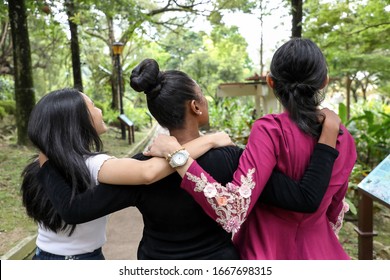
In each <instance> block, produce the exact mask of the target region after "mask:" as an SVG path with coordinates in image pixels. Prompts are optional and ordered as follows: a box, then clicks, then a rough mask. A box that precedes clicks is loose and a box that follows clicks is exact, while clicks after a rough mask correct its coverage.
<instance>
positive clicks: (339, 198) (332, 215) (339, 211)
mask: <svg viewBox="0 0 390 280" xmlns="http://www.w3.org/2000/svg"><path fill="white" fill-rule="evenodd" d="M347 189H348V181H347V182H346V183H345V184H344V185H343V186H341V187H340V190H339V191H338V192H337V193H336V194H335V195H334V196H333V198H332V202H331V203H330V205H329V207H328V210H327V211H326V215H327V217H328V220H329V224H330V226H331V228H332V229H333V232H334V233H335V234H336V235H338V234H339V231H340V229H341V228H342V226H343V221H344V215H345V213H346V212H348V211H349V205H348V203H346V202H345V194H346V192H347Z"/></svg>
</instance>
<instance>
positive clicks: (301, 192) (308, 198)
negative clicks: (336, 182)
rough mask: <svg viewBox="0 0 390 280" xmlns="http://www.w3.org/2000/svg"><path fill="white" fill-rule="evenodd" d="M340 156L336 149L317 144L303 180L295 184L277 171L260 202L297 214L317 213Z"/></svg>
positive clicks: (274, 172) (273, 174)
mask: <svg viewBox="0 0 390 280" xmlns="http://www.w3.org/2000/svg"><path fill="white" fill-rule="evenodd" d="M338 154H339V153H338V151H337V150H336V149H333V148H332V147H330V146H328V145H325V144H321V143H317V145H316V146H315V148H314V151H313V154H312V156H311V159H310V164H309V166H308V168H307V169H306V171H305V174H304V176H303V177H302V179H301V181H300V182H296V181H294V180H292V179H291V178H289V177H287V176H286V175H284V174H282V173H281V172H278V171H275V170H274V171H273V172H272V176H271V177H270V179H269V180H268V182H267V184H266V187H265V188H264V190H263V192H262V194H261V196H260V198H259V199H260V201H262V202H264V203H267V204H271V205H274V206H277V207H280V208H283V209H287V210H292V211H296V212H303V213H313V212H315V211H316V210H317V209H318V207H319V206H320V204H321V201H322V199H323V197H324V195H325V192H326V190H327V189H328V185H329V181H330V178H331V175H332V169H333V164H334V162H335V160H336V158H337V156H338Z"/></svg>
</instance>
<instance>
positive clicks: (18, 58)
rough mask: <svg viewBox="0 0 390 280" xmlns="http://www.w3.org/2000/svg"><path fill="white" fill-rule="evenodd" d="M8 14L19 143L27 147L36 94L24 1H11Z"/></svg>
mask: <svg viewBox="0 0 390 280" xmlns="http://www.w3.org/2000/svg"><path fill="white" fill-rule="evenodd" d="M8 14H9V21H10V23H11V34H12V42H13V56H14V79H15V101H16V126H17V131H18V132H17V133H18V140H17V143H18V144H19V145H26V144H28V136H27V125H28V119H29V116H30V113H31V111H32V108H33V107H34V105H35V93H34V85H33V78H32V67H31V53H30V40H29V36H28V27H27V14H26V7H25V3H24V0H13V1H9V2H8Z"/></svg>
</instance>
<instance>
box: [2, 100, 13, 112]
mask: <svg viewBox="0 0 390 280" xmlns="http://www.w3.org/2000/svg"><path fill="white" fill-rule="evenodd" d="M15 106H16V105H15V101H14V100H0V109H1V110H3V112H4V114H7V115H15V112H16V107H15Z"/></svg>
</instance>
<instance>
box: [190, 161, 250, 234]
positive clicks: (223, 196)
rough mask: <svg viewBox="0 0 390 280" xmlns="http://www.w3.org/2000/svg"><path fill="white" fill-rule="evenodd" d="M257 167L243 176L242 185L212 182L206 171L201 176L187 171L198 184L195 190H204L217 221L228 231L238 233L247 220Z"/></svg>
mask: <svg viewBox="0 0 390 280" xmlns="http://www.w3.org/2000/svg"><path fill="white" fill-rule="evenodd" d="M254 172H255V168H252V169H249V170H248V173H247V175H246V176H243V175H242V176H241V186H236V185H234V184H232V183H228V184H227V185H226V187H223V186H222V185H221V184H219V183H210V182H209V181H208V180H207V177H206V176H205V175H204V173H201V174H200V178H199V177H198V176H195V175H193V174H191V173H189V172H187V174H186V175H187V178H188V180H190V181H192V182H194V183H195V184H196V186H195V188H194V191H195V192H203V194H204V196H205V197H206V198H207V201H208V203H210V205H211V207H212V208H213V210H214V211H215V213H216V214H217V216H218V218H217V219H216V221H217V222H218V223H219V224H221V225H222V227H223V228H224V229H225V230H226V231H227V232H233V233H236V232H237V231H238V230H239V229H240V227H241V224H242V223H243V222H244V221H245V217H246V214H247V212H248V208H249V204H250V202H251V194H252V189H253V188H254V187H255V185H256V184H255V182H253V173H254Z"/></svg>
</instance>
